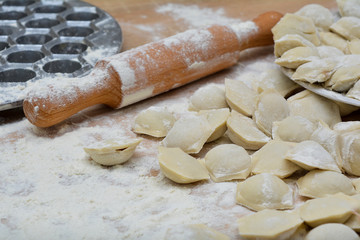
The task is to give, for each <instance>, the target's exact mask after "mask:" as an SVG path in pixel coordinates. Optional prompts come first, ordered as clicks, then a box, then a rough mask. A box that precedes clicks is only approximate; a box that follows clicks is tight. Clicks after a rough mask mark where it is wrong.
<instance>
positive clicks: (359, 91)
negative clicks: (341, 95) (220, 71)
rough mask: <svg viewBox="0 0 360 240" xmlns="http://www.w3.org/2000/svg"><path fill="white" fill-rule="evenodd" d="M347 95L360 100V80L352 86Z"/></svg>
mask: <svg viewBox="0 0 360 240" xmlns="http://www.w3.org/2000/svg"><path fill="white" fill-rule="evenodd" d="M346 96H347V97H350V98H354V99H357V100H360V81H357V82H356V83H355V84H354V86H353V87H352V88H350V90H349V91H348V92H347V93H346Z"/></svg>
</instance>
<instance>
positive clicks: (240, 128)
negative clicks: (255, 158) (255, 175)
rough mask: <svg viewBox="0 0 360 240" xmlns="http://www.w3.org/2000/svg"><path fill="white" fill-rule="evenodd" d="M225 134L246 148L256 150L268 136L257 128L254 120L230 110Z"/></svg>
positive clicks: (266, 140) (268, 139) (265, 141)
mask: <svg viewBox="0 0 360 240" xmlns="http://www.w3.org/2000/svg"><path fill="white" fill-rule="evenodd" d="M226 124H227V127H228V131H227V136H228V137H229V138H230V140H231V141H232V142H233V143H235V144H237V145H239V146H242V147H243V148H245V149H248V150H258V149H259V148H261V147H262V146H264V145H265V144H266V143H267V142H268V141H270V138H269V137H268V136H266V135H265V134H264V133H263V132H262V131H260V130H259V129H258V127H257V126H256V124H255V122H254V121H253V120H252V119H251V118H248V117H246V116H244V115H242V114H241V113H238V112H236V111H234V110H233V111H231V113H230V117H229V118H228V120H227V123H226Z"/></svg>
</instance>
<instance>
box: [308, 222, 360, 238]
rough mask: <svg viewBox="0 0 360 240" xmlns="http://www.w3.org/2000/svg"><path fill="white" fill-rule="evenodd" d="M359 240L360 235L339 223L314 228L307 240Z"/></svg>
mask: <svg viewBox="0 0 360 240" xmlns="http://www.w3.org/2000/svg"><path fill="white" fill-rule="evenodd" d="M339 239H346V240H359V236H358V235H357V234H356V232H354V230H352V229H351V228H350V227H348V226H346V225H344V224H339V223H327V224H323V225H321V226H318V227H316V228H314V229H312V230H311V231H310V232H309V233H308V234H307V235H306V237H305V240H339Z"/></svg>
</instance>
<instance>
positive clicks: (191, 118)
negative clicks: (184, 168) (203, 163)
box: [162, 115, 213, 153]
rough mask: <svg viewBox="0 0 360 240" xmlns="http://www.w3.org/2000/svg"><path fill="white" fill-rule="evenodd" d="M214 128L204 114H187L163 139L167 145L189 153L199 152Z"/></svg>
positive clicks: (164, 144)
mask: <svg viewBox="0 0 360 240" xmlns="http://www.w3.org/2000/svg"><path fill="white" fill-rule="evenodd" d="M212 133H213V129H212V128H211V126H210V124H209V122H208V120H207V119H206V117H205V116H203V115H186V116H183V117H181V118H180V119H178V120H177V121H176V122H175V123H174V126H173V127H172V128H171V129H170V131H169V133H168V134H167V135H166V137H165V138H164V139H163V141H162V145H163V146H165V147H179V148H181V149H182V150H183V151H185V152H187V153H198V152H200V150H201V149H202V147H203V145H204V144H205V142H206V141H207V140H208V139H209V137H210V136H211V134H212Z"/></svg>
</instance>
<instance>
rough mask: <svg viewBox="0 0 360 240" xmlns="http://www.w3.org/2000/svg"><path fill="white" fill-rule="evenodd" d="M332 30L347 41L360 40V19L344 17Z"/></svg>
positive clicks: (332, 26)
mask: <svg viewBox="0 0 360 240" xmlns="http://www.w3.org/2000/svg"><path fill="white" fill-rule="evenodd" d="M330 29H331V31H333V32H335V33H337V34H339V35H341V36H342V37H344V38H345V39H347V40H352V39H357V38H360V18H357V17H342V18H340V19H339V20H338V21H337V22H336V23H334V24H333V25H331V27H330Z"/></svg>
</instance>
